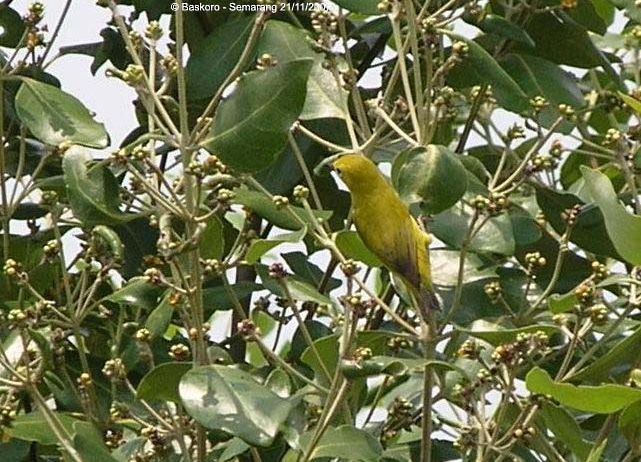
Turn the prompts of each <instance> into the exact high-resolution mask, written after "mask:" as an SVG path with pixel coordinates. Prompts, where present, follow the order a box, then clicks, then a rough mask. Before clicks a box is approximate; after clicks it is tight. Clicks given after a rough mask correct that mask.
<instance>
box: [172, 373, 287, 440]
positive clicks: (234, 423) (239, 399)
mask: <svg viewBox="0 0 641 462" xmlns="http://www.w3.org/2000/svg"><path fill="white" fill-rule="evenodd" d="M179 392H180V397H181V399H182V402H183V404H184V405H185V408H186V409H187V412H188V413H189V415H191V416H192V417H194V418H195V419H196V420H197V421H198V422H199V423H201V424H202V425H204V426H205V427H207V428H209V429H212V430H222V431H225V432H229V433H231V434H233V435H236V436H238V437H240V438H242V439H243V440H245V441H246V442H247V443H249V444H252V445H258V446H268V445H270V444H272V442H273V441H274V438H275V437H276V435H277V434H278V431H279V429H280V427H281V425H282V424H283V423H284V422H285V420H286V419H287V417H288V415H289V413H290V412H291V410H292V409H293V408H294V406H295V405H296V404H297V402H298V399H294V398H290V399H283V398H280V397H279V396H278V395H276V394H275V393H273V392H272V391H271V390H269V389H268V388H267V387H265V386H263V385H261V384H259V383H258V382H256V381H255V380H254V378H253V377H252V376H251V375H249V374H248V373H247V372H244V371H241V370H239V369H235V368H233V367H228V366H203V367H197V368H195V369H192V370H191V371H189V372H187V373H186V374H185V375H184V376H183V378H182V379H181V381H180V386H179Z"/></svg>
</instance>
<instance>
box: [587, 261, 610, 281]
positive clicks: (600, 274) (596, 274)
mask: <svg viewBox="0 0 641 462" xmlns="http://www.w3.org/2000/svg"><path fill="white" fill-rule="evenodd" d="M590 267H591V268H592V279H594V281H595V282H601V281H603V280H604V279H605V278H607V277H608V276H609V275H610V272H609V271H608V268H607V266H605V265H604V264H603V263H601V262H598V261H593V262H592V264H591V265H590Z"/></svg>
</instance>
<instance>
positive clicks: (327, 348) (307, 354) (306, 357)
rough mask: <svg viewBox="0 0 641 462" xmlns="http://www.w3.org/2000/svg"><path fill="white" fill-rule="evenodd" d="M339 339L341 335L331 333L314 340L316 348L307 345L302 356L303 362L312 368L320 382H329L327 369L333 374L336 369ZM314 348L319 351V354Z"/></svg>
mask: <svg viewBox="0 0 641 462" xmlns="http://www.w3.org/2000/svg"><path fill="white" fill-rule="evenodd" d="M338 340H339V337H338V336H337V335H329V336H327V337H322V338H319V339H318V340H314V348H312V347H307V349H306V350H305V351H304V352H303V354H302V355H301V357H300V359H301V361H302V362H304V363H305V364H307V365H308V366H309V367H311V368H312V370H313V371H314V374H315V376H316V380H318V381H319V382H320V383H323V384H326V385H327V384H328V380H327V377H326V375H325V371H328V372H329V374H330V376H331V375H332V374H333V373H334V371H335V370H336V366H337V365H338V361H339V357H338ZM314 350H316V352H318V356H317V355H316V353H315V351H314Z"/></svg>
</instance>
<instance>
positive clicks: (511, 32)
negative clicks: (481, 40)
mask: <svg viewBox="0 0 641 462" xmlns="http://www.w3.org/2000/svg"><path fill="white" fill-rule="evenodd" d="M474 25H475V26H477V27H478V28H479V29H481V30H482V31H483V32H485V33H487V34H496V35H499V36H501V37H503V38H506V39H510V40H514V41H516V42H521V43H523V44H525V45H529V46H531V47H533V46H534V45H535V44H534V40H532V37H530V36H529V35H528V34H527V32H525V31H524V30H523V29H522V28H521V27H519V26H518V25H516V24H514V23H513V22H510V21H508V20H507V19H505V18H504V17H502V16H498V15H496V14H492V13H489V14H486V15H485V16H483V18H482V19H481V21H479V22H478V23H476V24H474ZM517 82H518V80H517Z"/></svg>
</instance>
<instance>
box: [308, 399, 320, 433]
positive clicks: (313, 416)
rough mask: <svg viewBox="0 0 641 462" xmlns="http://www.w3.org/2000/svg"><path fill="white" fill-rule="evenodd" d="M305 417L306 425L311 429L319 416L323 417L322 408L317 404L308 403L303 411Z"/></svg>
mask: <svg viewBox="0 0 641 462" xmlns="http://www.w3.org/2000/svg"><path fill="white" fill-rule="evenodd" d="M305 415H306V417H307V425H308V426H309V427H310V428H311V427H314V426H315V425H316V424H317V423H318V419H320V417H321V415H323V408H322V407H320V406H318V405H317V404H313V403H310V404H308V405H307V408H306V409H305Z"/></svg>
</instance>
